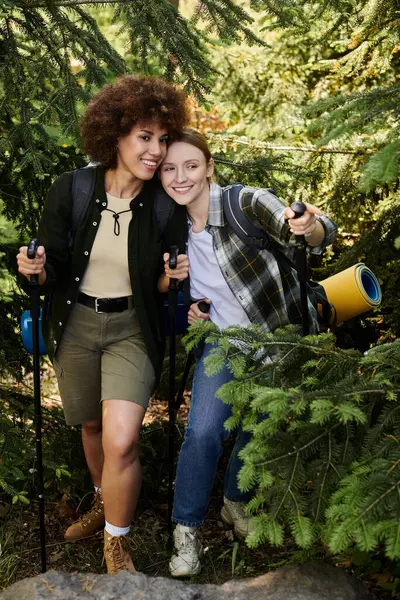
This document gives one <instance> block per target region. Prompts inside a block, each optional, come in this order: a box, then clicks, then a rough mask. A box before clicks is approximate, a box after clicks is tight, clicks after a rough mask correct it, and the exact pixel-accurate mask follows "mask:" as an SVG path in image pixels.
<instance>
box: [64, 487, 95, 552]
mask: <svg viewBox="0 0 400 600" xmlns="http://www.w3.org/2000/svg"><path fill="white" fill-rule="evenodd" d="M104 523H105V519H104V504H103V498H102V495H101V494H100V492H95V494H94V498H93V503H92V508H91V509H90V510H89V511H88V512H87V513H85V514H84V515H82V517H81V518H80V519H79V520H78V521H76V522H75V523H72V525H71V526H70V527H68V529H67V531H66V532H65V533H64V538H65V539H66V540H68V541H73V540H81V539H82V538H85V537H88V536H89V535H92V534H93V533H95V532H96V531H98V530H99V529H102V528H103V527H104Z"/></svg>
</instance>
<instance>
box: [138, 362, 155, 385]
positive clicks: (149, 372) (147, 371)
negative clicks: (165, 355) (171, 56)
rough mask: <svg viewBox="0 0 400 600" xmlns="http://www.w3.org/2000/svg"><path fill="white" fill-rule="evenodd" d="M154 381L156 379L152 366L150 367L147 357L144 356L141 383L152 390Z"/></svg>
mask: <svg viewBox="0 0 400 600" xmlns="http://www.w3.org/2000/svg"><path fill="white" fill-rule="evenodd" d="M155 379H156V377H155V373H154V368H153V365H152V363H151V360H150V359H149V357H148V356H146V357H145V359H144V361H143V368H142V376H141V382H142V383H143V384H145V385H147V386H148V387H149V388H152V387H153V385H154V383H155Z"/></svg>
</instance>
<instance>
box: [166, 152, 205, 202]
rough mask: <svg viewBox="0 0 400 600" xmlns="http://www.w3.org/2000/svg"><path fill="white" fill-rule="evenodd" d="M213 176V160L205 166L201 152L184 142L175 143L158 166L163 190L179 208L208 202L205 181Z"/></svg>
mask: <svg viewBox="0 0 400 600" xmlns="http://www.w3.org/2000/svg"><path fill="white" fill-rule="evenodd" d="M213 172H214V164H213V161H212V159H211V160H210V161H209V162H208V163H207V160H206V157H205V156H204V154H203V152H202V151H201V150H200V149H199V148H196V146H193V145H192V144H189V143H187V142H174V143H172V144H171V145H170V147H169V148H168V152H167V156H166V157H165V160H164V162H163V163H162V165H161V169H160V177H161V183H162V185H163V188H164V189H165V191H166V192H167V194H169V196H171V198H173V199H174V200H175V202H177V203H178V204H181V205H182V206H188V205H192V206H193V204H196V205H197V204H200V203H202V202H207V203H208V200H209V193H210V190H209V183H208V178H209V177H211V175H212V174H213Z"/></svg>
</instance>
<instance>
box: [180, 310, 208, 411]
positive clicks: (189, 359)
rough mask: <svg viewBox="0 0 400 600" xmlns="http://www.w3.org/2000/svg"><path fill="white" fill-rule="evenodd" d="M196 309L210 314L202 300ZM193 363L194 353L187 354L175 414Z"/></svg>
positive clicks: (181, 399)
mask: <svg viewBox="0 0 400 600" xmlns="http://www.w3.org/2000/svg"><path fill="white" fill-rule="evenodd" d="M198 307H199V309H200V310H201V312H203V313H209V312H210V305H209V304H207V302H204V300H201V301H200V302H199V303H198ZM193 361H194V353H193V352H189V354H188V357H187V359H186V364H185V370H184V371H183V375H182V379H181V383H180V385H179V389H178V393H177V395H176V401H175V411H176V412H178V410H179V409H180V407H181V404H182V402H183V394H184V392H185V388H186V382H187V378H188V376H189V371H190V367H191V366H192V364H193Z"/></svg>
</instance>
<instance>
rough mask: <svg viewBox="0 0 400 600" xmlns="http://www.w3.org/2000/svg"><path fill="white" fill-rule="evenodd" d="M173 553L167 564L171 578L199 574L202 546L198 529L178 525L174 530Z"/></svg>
mask: <svg viewBox="0 0 400 600" xmlns="http://www.w3.org/2000/svg"><path fill="white" fill-rule="evenodd" d="M174 552H175V554H173V555H172V556H171V560H170V563H169V572H170V573H171V575H172V577H188V576H190V575H197V574H198V573H200V571H201V564H200V558H201V557H202V555H203V546H202V544H201V541H200V537H199V528H198V527H185V525H179V524H178V525H177V526H176V527H175V530H174Z"/></svg>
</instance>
